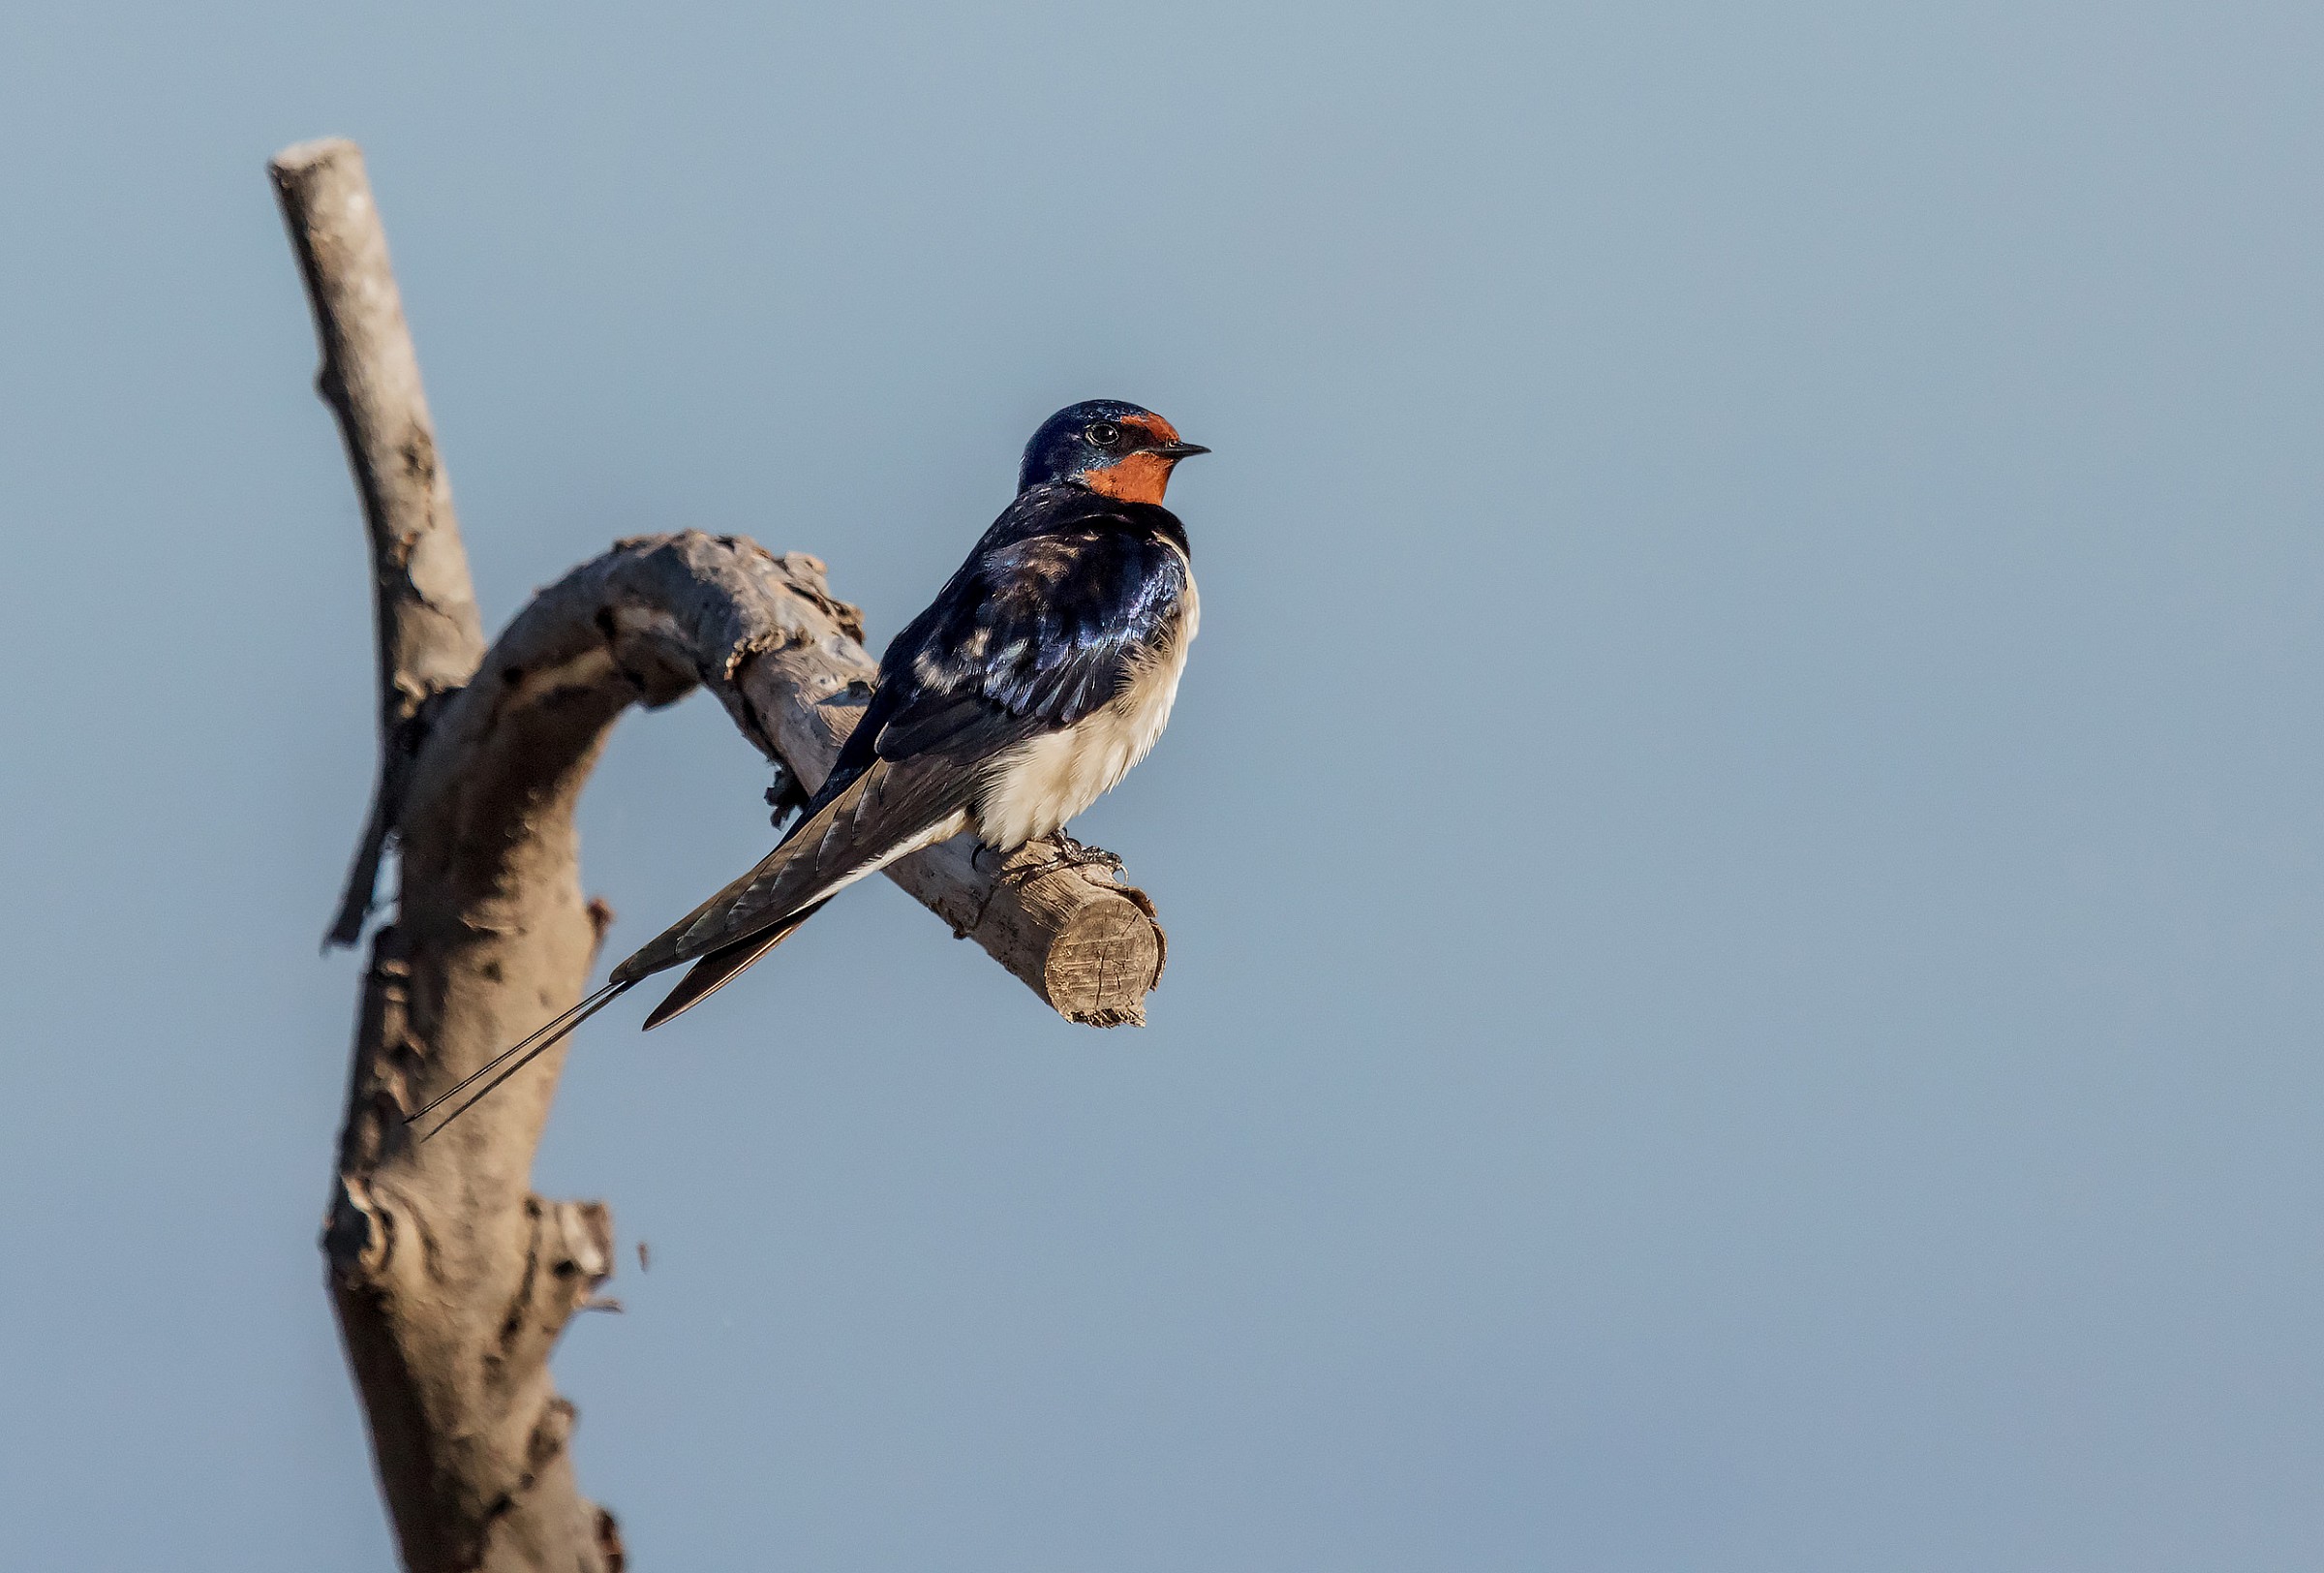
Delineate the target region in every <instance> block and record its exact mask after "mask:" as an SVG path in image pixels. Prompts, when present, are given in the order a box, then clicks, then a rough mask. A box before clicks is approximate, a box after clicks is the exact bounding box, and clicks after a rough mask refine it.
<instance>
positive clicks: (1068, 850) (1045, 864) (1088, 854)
mask: <svg viewBox="0 0 2324 1573" xmlns="http://www.w3.org/2000/svg"><path fill="white" fill-rule="evenodd" d="M1051 839H1052V840H1053V841H1055V843H1056V844H1057V855H1056V856H1055V857H1052V858H1048V859H1046V860H1044V861H1042V862H1039V863H1033V864H1028V865H1027V866H1025V867H1024V868H1021V869H1012V870H1010V874H1011V875H1012V877H1013V878H1015V879H1018V880H1019V881H1021V882H1022V881H1024V880H1026V879H1040V878H1041V877H1042V876H1043V875H1045V874H1055V873H1056V872H1057V871H1058V870H1059V869H1086V868H1102V869H1105V870H1107V871H1108V872H1109V873H1113V874H1119V873H1120V872H1121V868H1122V864H1121V859H1120V858H1119V857H1118V856H1116V854H1115V853H1113V852H1109V851H1107V850H1106V849H1105V848H1103V847H1088V846H1085V845H1083V844H1082V843H1081V842H1078V841H1076V840H1074V838H1073V837H1071V836H1069V835H1067V834H1065V832H1064V831H1062V830H1060V831H1058V832H1057V833H1056V834H1055V836H1054V837H1052V838H1051Z"/></svg>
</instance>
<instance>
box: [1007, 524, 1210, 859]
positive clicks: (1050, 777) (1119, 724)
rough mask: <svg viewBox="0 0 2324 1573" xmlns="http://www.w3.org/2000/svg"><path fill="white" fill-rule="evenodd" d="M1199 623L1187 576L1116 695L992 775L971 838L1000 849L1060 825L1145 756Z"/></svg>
mask: <svg viewBox="0 0 2324 1573" xmlns="http://www.w3.org/2000/svg"><path fill="white" fill-rule="evenodd" d="M1201 621H1202V601H1201V598H1200V597H1198V596H1197V595H1196V594H1195V589H1194V573H1193V571H1192V569H1191V568H1190V569H1189V570H1188V571H1187V574H1186V600H1185V602H1184V604H1183V605H1182V606H1180V607H1179V609H1178V620H1177V627H1176V628H1174V629H1173V630H1172V631H1171V633H1170V636H1169V637H1168V638H1167V639H1165V640H1164V641H1163V642H1162V644H1161V645H1160V646H1159V647H1158V648H1157V649H1155V650H1153V651H1152V652H1150V653H1148V654H1147V656H1146V657H1145V659H1144V660H1142V661H1140V662H1138V663H1136V664H1135V665H1133V666H1132V667H1131V669H1130V679H1129V681H1128V682H1127V683H1125V684H1123V685H1122V689H1121V692H1120V693H1119V694H1116V695H1115V696H1114V698H1113V699H1112V700H1111V701H1110V702H1108V703H1107V704H1106V705H1104V706H1103V707H1102V708H1100V709H1097V710H1093V711H1091V712H1090V713H1089V714H1088V715H1086V716H1085V717H1083V718H1082V720H1081V721H1080V722H1078V723H1077V724H1075V725H1072V726H1070V727H1067V728H1066V729H1065V730H1063V731H1059V732H1052V733H1050V734H1049V735H1048V736H1046V737H1036V738H1034V739H1033V740H1032V741H1031V742H1029V743H1024V744H1021V745H1019V747H1018V749H1017V751H1016V753H1015V755H1014V756H1011V757H1010V758H1009V759H1008V760H1006V761H1005V762H1003V763H1002V764H1001V765H1000V767H999V768H998V769H997V770H996V771H995V772H994V776H993V780H992V784H991V785H990V786H987V787H986V788H985V791H984V795H983V796H982V797H981V798H979V799H978V801H977V805H976V819H977V839H978V840H979V841H982V842H983V843H984V844H985V845H986V846H988V847H998V848H1004V849H1007V848H1017V847H1022V846H1024V844H1025V843H1026V842H1028V841H1032V840H1035V839H1036V838H1038V837H1041V836H1046V835H1048V834H1050V833H1051V832H1052V831H1055V830H1058V829H1060V828H1062V827H1063V826H1064V824H1065V822H1066V821H1067V820H1068V819H1071V818H1072V817H1074V816H1075V815H1077V814H1079V813H1081V812H1082V810H1084V809H1086V808H1087V807H1088V806H1089V805H1090V804H1092V803H1094V802H1096V801H1097V800H1098V799H1099V798H1101V797H1103V796H1104V795H1105V794H1106V793H1108V792H1110V791H1112V790H1113V789H1114V786H1115V784H1116V782H1118V781H1120V780H1121V778H1122V777H1124V776H1126V775H1128V774H1129V773H1130V766H1132V765H1134V764H1136V763H1137V762H1138V761H1139V760H1141V759H1143V758H1145V757H1146V756H1147V754H1148V753H1150V752H1152V750H1153V746H1154V743H1155V741H1156V740H1157V739H1158V738H1160V737H1161V735H1162V728H1163V727H1165V726H1167V725H1170V707H1171V705H1172V704H1173V703H1175V702H1176V701H1177V696H1178V677H1179V674H1180V673H1182V672H1184V671H1185V669H1186V647H1187V646H1188V645H1190V644H1192V643H1193V642H1194V633H1195V628H1196V626H1197V625H1198V624H1199V623H1200V622H1201Z"/></svg>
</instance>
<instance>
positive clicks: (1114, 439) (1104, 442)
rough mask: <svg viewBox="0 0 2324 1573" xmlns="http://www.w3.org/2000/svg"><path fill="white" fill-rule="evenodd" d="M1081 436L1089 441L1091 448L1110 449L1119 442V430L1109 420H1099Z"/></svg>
mask: <svg viewBox="0 0 2324 1573" xmlns="http://www.w3.org/2000/svg"><path fill="white" fill-rule="evenodd" d="M1082 435H1083V436H1084V437H1086V438H1088V439H1089V446H1090V447H1113V446H1114V445H1115V444H1116V443H1118V442H1120V441H1121V428H1120V427H1119V426H1116V425H1115V424H1114V422H1112V421H1111V420H1100V421H1097V422H1096V423H1094V424H1093V425H1091V426H1090V428H1089V429H1088V430H1087V431H1086V432H1084V433H1082Z"/></svg>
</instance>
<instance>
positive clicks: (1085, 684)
mask: <svg viewBox="0 0 2324 1573" xmlns="http://www.w3.org/2000/svg"><path fill="white" fill-rule="evenodd" d="M1089 501H1090V502H1091V503H1097V500H1095V499H1091V500H1089ZM1081 511H1082V515H1083V516H1080V517H1075V518H1071V519H1068V520H1066V521H1063V522H1061V523H1060V524H1058V525H1056V526H1055V527H1052V528H1049V529H1045V530H1043V531H1041V532H1040V533H1038V534H1032V535H1028V536H1025V537H1024V538H1022V539H1019V540H998V541H995V540H992V539H991V538H988V540H987V541H986V542H985V543H983V544H981V545H980V547H979V549H978V550H977V551H976V552H975V553H974V554H973V555H971V556H970V558H969V560H968V562H967V563H966V564H965V565H963V568H962V570H961V571H960V573H958V574H956V575H954V578H953V582H952V583H950V584H948V585H946V586H945V587H944V592H943V594H941V595H939V596H938V597H937V598H936V600H935V602H934V603H933V605H931V606H930V607H929V609H928V610H927V611H925V612H923V613H922V614H921V615H920V616H919V617H918V618H917V619H915V620H914V622H913V623H912V625H911V626H910V627H909V628H907V629H905V630H904V631H903V632H902V633H900V634H898V635H897V638H896V642H895V643H894V644H892V645H890V646H889V647H888V653H887V657H886V659H885V660H883V661H882V662H881V663H880V670H881V687H882V690H883V695H884V694H885V693H886V692H891V691H892V693H893V697H891V698H890V699H889V702H888V703H887V704H885V705H882V704H880V703H878V702H877V700H876V699H875V700H874V703H873V707H872V709H871V711H869V712H867V713H866V715H865V718H864V722H865V725H866V726H867V727H872V726H875V727H876V729H875V730H872V731H871V733H870V736H869V743H870V748H869V749H868V750H866V749H864V748H862V747H861V746H859V747H857V749H856V750H855V752H856V754H857V755H858V756H859V757H864V756H866V755H869V756H871V757H877V758H882V759H895V760H902V759H910V758H915V757H918V756H922V755H925V754H931V753H943V754H956V755H958V754H967V755H972V756H982V755H989V754H990V753H992V752H994V749H995V748H997V747H1000V746H1005V745H1006V744H1008V743H1013V742H1017V741H1020V740H1022V739H1023V738H1024V736H1026V735H1029V734H1030V733H1032V732H1038V731H1047V730H1055V729H1056V728H1059V727H1064V726H1070V725H1074V724H1075V723H1076V722H1078V721H1080V720H1082V719H1083V718H1084V717H1086V716H1087V715H1088V714H1089V713H1090V712H1091V711H1093V710H1095V709H1097V708H1098V707H1099V706H1100V705H1103V704H1105V703H1106V702H1107V701H1108V700H1110V699H1112V698H1113V697H1114V696H1115V694H1117V693H1118V692H1120V690H1121V687H1122V684H1123V682H1124V680H1125V679H1126V677H1127V676H1128V673H1129V669H1130V665H1131V663H1132V662H1133V661H1134V660H1135V659H1136V658H1137V656H1138V655H1139V654H1140V653H1141V652H1142V651H1144V650H1146V649H1147V648H1149V647H1150V646H1152V645H1153V644H1155V643H1156V642H1157V641H1159V640H1161V639H1162V638H1164V637H1166V636H1167V634H1168V632H1169V631H1170V628H1171V626H1172V624H1173V622H1174V621H1175V619H1177V617H1178V616H1179V615H1180V612H1181V609H1182V608H1183V606H1184V603H1185V600H1186V595H1187V584H1188V579H1189V574H1188V571H1187V567H1186V556H1185V552H1184V550H1183V548H1181V547H1175V546H1174V545H1173V544H1172V543H1171V541H1170V540H1169V539H1168V538H1167V536H1165V535H1163V534H1162V533H1161V532H1160V531H1159V530H1158V529H1157V528H1156V526H1155V525H1154V523H1153V522H1151V521H1149V520H1147V519H1145V518H1142V517H1140V516H1139V515H1140V514H1141V513H1145V512H1150V513H1152V514H1154V515H1158V516H1159V518H1160V519H1161V520H1164V521H1167V523H1168V527H1169V528H1170V529H1171V530H1174V531H1175V530H1176V529H1177V521H1176V520H1175V519H1172V518H1171V517H1170V515H1169V514H1167V513H1166V512H1164V510H1163V509H1158V508H1157V509H1143V508H1141V506H1140V505H1135V504H1132V505H1117V504H1106V503H1099V504H1097V506H1096V507H1095V508H1091V507H1089V506H1087V505H1084V506H1083V508H1082V510H1081ZM1003 522H1004V523H1005V522H1006V516H1005V515H1004V520H1003ZM997 528H998V527H996V529H997ZM849 741H850V742H851V743H854V742H855V741H856V740H855V739H852V738H851V739H850V740H849Z"/></svg>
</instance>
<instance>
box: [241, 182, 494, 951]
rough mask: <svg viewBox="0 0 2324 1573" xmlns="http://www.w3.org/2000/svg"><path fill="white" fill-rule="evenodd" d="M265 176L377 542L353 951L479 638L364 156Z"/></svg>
mask: <svg viewBox="0 0 2324 1573" xmlns="http://www.w3.org/2000/svg"><path fill="white" fill-rule="evenodd" d="M268 168H269V170H270V172H271V173H272V174H273V176H274V189H275V196H276V199H277V200H278V201H279V202H280V203H281V205H282V210H283V222H284V223H285V224H287V225H288V226H289V227H290V231H291V247H292V249H293V250H295V251H296V252H297V253H298V263H299V269H300V271H301V272H302V273H303V274H304V275H305V278H306V283H307V296H308V298H309V299H310V300H311V301H312V302H313V303H314V308H315V334H316V337H317V338H318V339H320V340H321V344H322V369H321V371H320V372H319V373H318V374H317V375H316V379H315V386H316V389H317V391H318V392H320V393H321V395H322V399H323V402H324V403H326V404H328V405H329V406H330V407H331V410H332V412H333V413H334V414H336V415H337V416H338V417H339V432H340V435H341V437H343V438H344V439H345V440H346V443H347V462H348V466H349V468H351V469H352V471H353V472H354V476H355V490H356V491H357V492H358V493H359V494H360V495H361V497H362V499H363V522H364V524H365V526H366V527H367V528H368V531H369V534H370V537H371V569H372V571H371V583H372V592H373V596H374V599H375V601H376V602H377V605H376V623H375V626H376V629H377V632H378V635H379V658H380V659H379V677H380V777H379V786H378V787H377V789H376V790H375V791H374V793H373V796H372V806H371V816H370V820H369V823H368V824H367V825H366V826H365V827H364V831H363V840H362V842H361V844H360V845H359V846H358V847H357V848H356V849H355V858H354V864H353V866H352V868H351V869H350V870H349V872H348V879H347V889H346V893H345V894H344V895H343V896H342V897H341V898H340V902H339V911H338V914H337V916H336V917H334V918H333V920H332V923H331V928H330V933H329V935H328V936H327V937H326V941H325V942H326V943H330V944H339V945H352V944H353V943H354V942H355V941H356V939H357V938H358V937H359V936H360V935H361V934H362V932H363V918H364V915H365V913H366V912H367V911H369V910H370V907H371V899H372V892H373V888H374V887H375V886H376V885H377V883H378V881H379V872H380V858H381V855H382V851H383V850H384V849H385V847H386V843H387V838H388V836H389V834H390V833H391V832H392V831H393V829H394V826H395V817H396V814H395V811H396V800H397V798H398V796H399V795H400V793H401V791H402V788H403V786H404V784H405V782H406V780H407V778H408V775H409V772H410V768H411V763H412V756H413V753H414V752H415V751H416V749H417V746H418V735H417V734H418V731H419V727H420V725H421V721H422V715H423V711H424V709H425V707H426V706H427V705H428V704H429V702H430V701H431V700H433V699H435V698H436V697H437V696H438V695H440V694H443V693H445V692H447V691H448V690H451V689H456V688H458V687H459V686H460V685H461V684H463V683H465V682H467V681H468V677H469V673H471V672H473V671H474V670H475V669H476V663H477V662H478V661H479V660H481V659H482V658H483V655H484V625H483V622H482V620H481V619H480V618H479V617H478V616H477V613H476V597H475V592H474V590H473V589H472V588H471V587H470V584H469V577H468V553H467V551H466V550H465V549H464V548H463V547H462V545H461V543H460V523H459V520H458V518H457V517H456V516H455V515H454V514H453V512H452V485H451V478H450V477H449V476H447V475H446V474H445V473H444V468H443V460H442V459H441V458H440V457H439V456H438V454H437V450H436V427H435V423H434V422H433V421H432V420H430V419H429V417H428V400H427V395H426V393H425V392H423V391H422V390H421V388H420V384H419V356H418V355H417V353H416V352H414V351H413V348H412V331H411V328H410V327H409V326H408V325H407V324H406V323H405V322H404V301H403V295H402V293H401V292H399V291H398V290H397V289H396V285H395V272H394V269H393V268H392V267H391V266H390V265H389V264H388V261H387V231H386V230H385V229H384V228H383V227H382V225H381V223H380V213H379V208H378V206H377V205H376V204H375V203H374V202H373V201H372V197H371V182H370V180H369V178H368V177H367V176H366V174H365V173H364V170H363V153H362V150H361V149H360V148H358V147H356V146H355V144H354V143H353V142H351V141H347V140H345V139H339V138H331V139H324V140H321V141H313V142H301V143H300V144H299V145H297V146H295V147H291V148H286V149H284V150H283V151H282V152H281V153H279V154H277V155H276V156H275V159H274V161H273V163H272V164H271V165H270V166H269V167H268Z"/></svg>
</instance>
